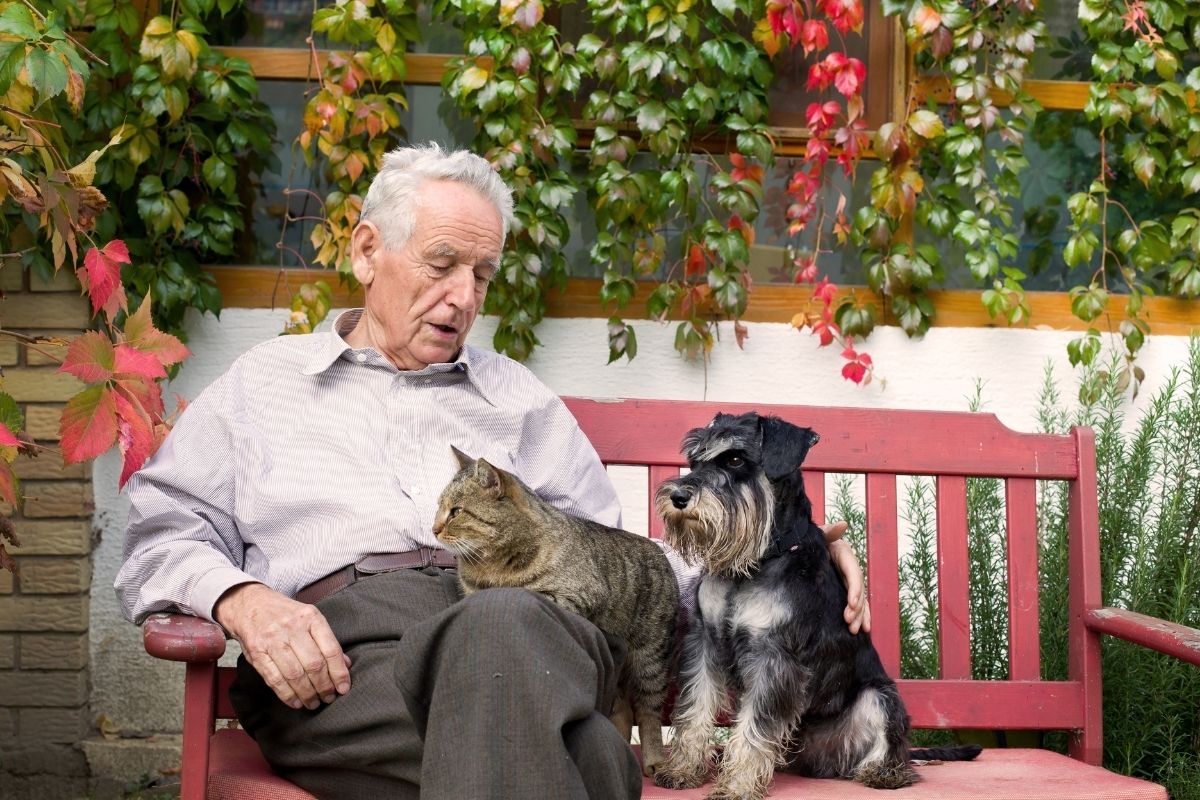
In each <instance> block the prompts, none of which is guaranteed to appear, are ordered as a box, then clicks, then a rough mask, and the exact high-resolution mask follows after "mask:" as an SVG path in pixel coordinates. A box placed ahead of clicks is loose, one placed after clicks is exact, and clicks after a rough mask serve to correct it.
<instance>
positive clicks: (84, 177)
mask: <svg viewBox="0 0 1200 800" xmlns="http://www.w3.org/2000/svg"><path fill="white" fill-rule="evenodd" d="M127 127H128V126H127V125H122V126H121V127H120V128H118V129H117V132H116V133H114V134H113V137H112V138H111V139H109V140H108V144H106V145H104V147H101V148H100V149H99V150H93V151H92V152H91V153H90V154H89V155H88V157H87V158H85V159H84V160H83V161H80V162H79V163H78V164H76V165H75V166H73V167H71V168H70V169H69V170H67V175H68V177H70V179H71V185H72V186H74V187H75V188H76V189H79V188H81V187H84V186H91V185H92V181H93V180H94V179H95V177H96V162H97V161H99V160H100V156H102V155H104V151H105V150H107V149H108V148H110V147H112V146H113V145H114V144H120V143H121V133H122V132H123V131H124V130H125V128H127Z"/></svg>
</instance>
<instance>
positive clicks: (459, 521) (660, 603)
mask: <svg viewBox="0 0 1200 800" xmlns="http://www.w3.org/2000/svg"><path fill="white" fill-rule="evenodd" d="M454 455H455V456H456V457H457V458H458V463H459V465H460V466H461V469H459V471H458V474H456V475H455V476H454V478H453V479H451V481H450V483H449V484H447V486H446V488H445V489H444V490H443V491H442V495H441V498H440V499H439V501H438V512H437V517H436V518H435V519H434V523H433V532H434V534H435V535H436V536H437V537H438V539H439V540H441V541H442V543H443V544H445V546H446V547H447V548H449V549H450V550H453V551H454V552H456V553H457V554H458V576H459V581H460V582H461V583H462V587H463V591H464V592H466V593H467V594H470V593H471V592H474V591H477V590H479V589H487V588H491V587H500V586H508V587H523V588H526V589H530V590H532V591H535V592H541V593H542V594H544V595H546V596H547V597H549V598H550V599H551V600H553V601H554V602H555V603H557V604H559V605H560V606H562V607H564V608H567V609H569V610H571V611H574V612H575V613H577V614H579V615H581V616H583V617H585V618H586V619H588V620H590V621H591V622H592V623H593V624H594V625H595V626H596V627H598V628H600V629H601V630H602V631H604V632H605V633H608V634H609V635H611V636H617V637H620V638H621V639H623V640H624V641H625V644H626V648H627V649H628V651H629V655H628V658H627V659H626V663H625V668H624V671H623V672H622V675H621V682H620V685H621V691H620V696H621V697H622V698H624V699H626V700H627V701H632V703H633V706H634V709H635V718H636V720H637V723H638V728H639V730H640V732H641V740H642V772H643V773H645V774H646V775H647V776H653V774H654V770H655V767H656V766H657V765H658V764H659V763H660V762H661V761H662V760H663V743H662V727H661V718H662V705H663V700H664V698H665V695H666V691H667V669H668V666H669V660H670V655H671V646H672V642H673V640H674V632H675V612H676V608H677V606H678V604H679V587H678V585H677V584H676V582H675V575H674V573H673V572H672V571H671V567H670V564H669V563H668V562H667V558H666V556H665V555H663V552H662V550H661V549H659V547H658V545H656V544H654V543H653V542H652V541H650V540H649V539H647V538H646V537H644V536H638V535H637V534H633V533H629V532H628V531H622V530H618V529H616V528H609V527H608V526H606V525H601V524H599V523H597V522H592V521H590V520H586V519H582V518H580V517H574V516H571V515H569V514H566V513H564V512H562V511H559V510H558V509H556V508H554V507H553V506H551V505H549V504H547V503H545V502H543V501H542V500H541V499H540V498H538V497H537V495H535V494H534V493H533V492H532V491H531V490H530V489H529V487H527V486H525V484H523V483H522V482H521V480H520V479H519V478H517V477H516V476H515V475H513V474H511V473H509V472H505V471H504V470H502V469H499V468H497V467H494V466H492V465H491V464H489V463H488V462H487V461H485V460H484V459H482V458H481V459H478V460H475V459H472V458H470V457H469V456H466V455H464V454H463V453H462V452H460V451H459V450H458V449H457V448H455V449H454ZM617 724H618V727H620V726H621V725H620V722H618V723H617Z"/></svg>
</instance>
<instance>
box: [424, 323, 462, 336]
mask: <svg viewBox="0 0 1200 800" xmlns="http://www.w3.org/2000/svg"><path fill="white" fill-rule="evenodd" d="M429 324H430V325H432V326H433V327H434V329H435V330H437V331H439V332H440V333H444V334H446V335H447V336H457V335H458V328H456V327H454V326H453V325H440V324H438V323H436V322H431V323H429Z"/></svg>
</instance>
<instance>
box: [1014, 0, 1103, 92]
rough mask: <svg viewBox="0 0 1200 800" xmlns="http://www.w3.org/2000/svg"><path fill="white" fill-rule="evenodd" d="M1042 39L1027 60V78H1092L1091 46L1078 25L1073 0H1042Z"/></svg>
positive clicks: (1069, 79) (1062, 79)
mask: <svg viewBox="0 0 1200 800" xmlns="http://www.w3.org/2000/svg"><path fill="white" fill-rule="evenodd" d="M1041 8H1042V15H1043V19H1044V20H1045V22H1046V40H1045V42H1044V44H1043V46H1041V47H1039V48H1037V50H1035V51H1034V53H1033V57H1032V58H1031V59H1030V64H1029V66H1030V69H1029V77H1030V78H1034V79H1038V80H1048V81H1053V80H1059V81H1086V80H1091V77H1092V52H1093V51H1092V46H1091V44H1090V43H1089V42H1087V41H1086V40H1085V39H1084V35H1083V29H1082V28H1080V27H1079V4H1078V3H1077V2H1075V0H1043V2H1042V4H1041Z"/></svg>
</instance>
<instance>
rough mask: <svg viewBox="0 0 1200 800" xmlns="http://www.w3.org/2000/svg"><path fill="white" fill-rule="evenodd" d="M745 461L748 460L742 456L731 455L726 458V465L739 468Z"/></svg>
mask: <svg viewBox="0 0 1200 800" xmlns="http://www.w3.org/2000/svg"><path fill="white" fill-rule="evenodd" d="M745 463H746V460H745V459H744V458H742V457H741V456H730V457H729V458H727V459H725V466H727V467H733V468H734V469H737V468H738V467H740V466H742V465H743V464H745Z"/></svg>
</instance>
